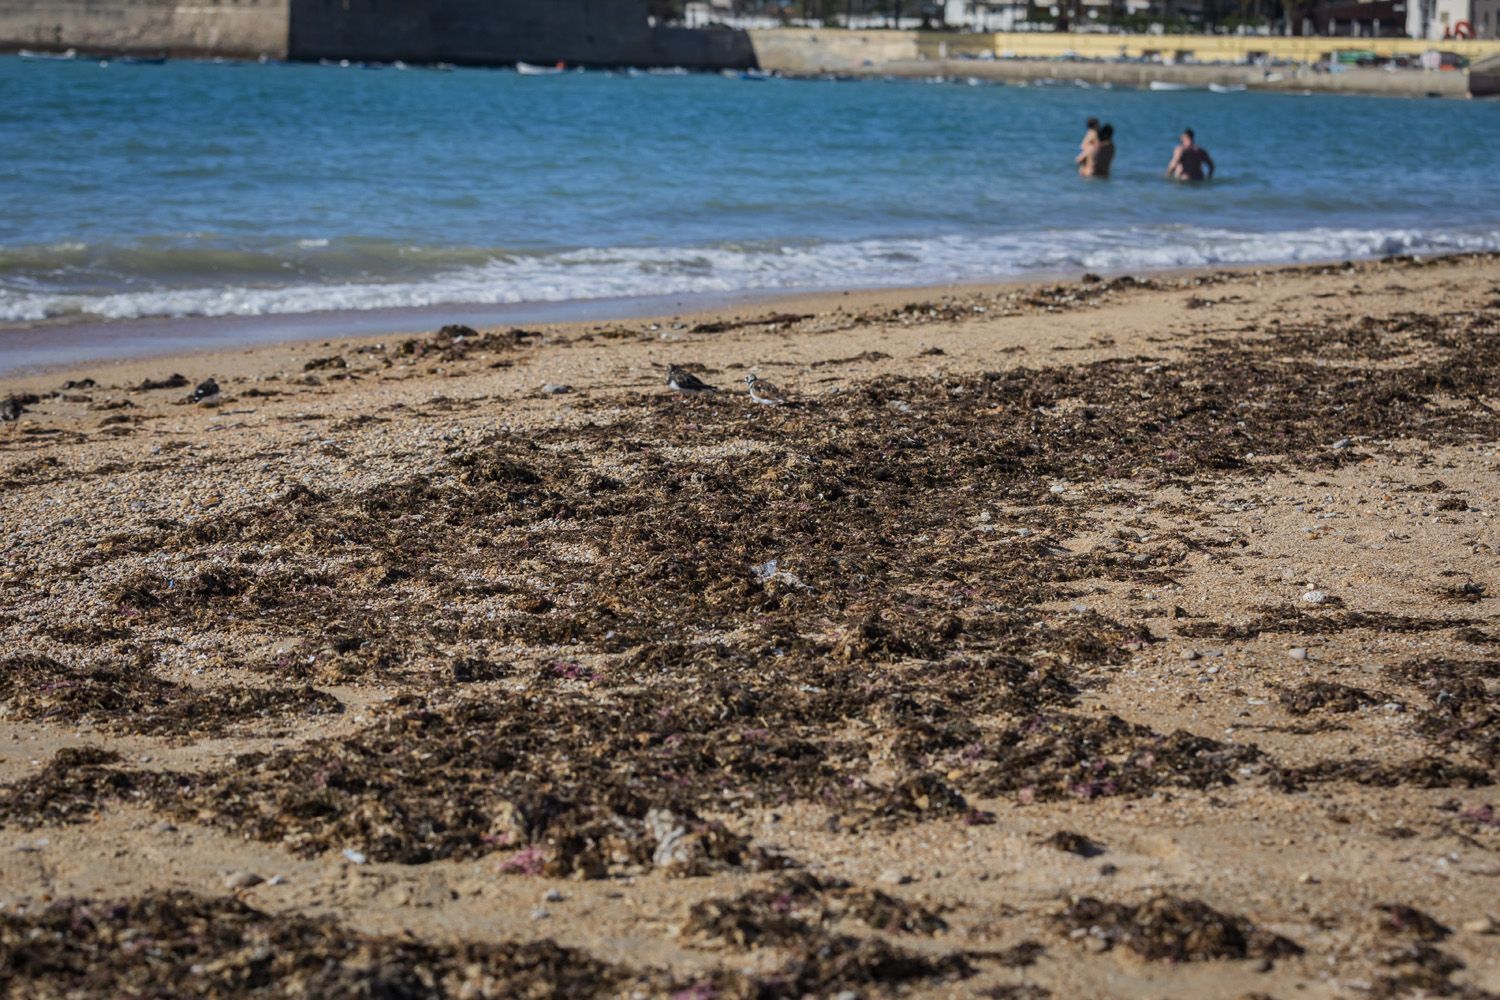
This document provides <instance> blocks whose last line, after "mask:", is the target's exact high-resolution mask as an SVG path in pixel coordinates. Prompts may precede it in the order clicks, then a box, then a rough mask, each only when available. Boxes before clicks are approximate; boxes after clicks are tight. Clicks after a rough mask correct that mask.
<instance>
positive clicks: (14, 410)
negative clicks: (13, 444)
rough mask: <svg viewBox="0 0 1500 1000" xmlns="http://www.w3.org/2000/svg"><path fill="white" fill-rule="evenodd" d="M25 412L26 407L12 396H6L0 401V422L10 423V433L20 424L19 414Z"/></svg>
mask: <svg viewBox="0 0 1500 1000" xmlns="http://www.w3.org/2000/svg"><path fill="white" fill-rule="evenodd" d="M25 412H26V407H24V406H22V405H21V401H20V400H19V399H17V398H16V397H14V396H6V397H5V401H4V402H0V423H6V424H10V425H11V428H10V430H11V433H15V430H16V428H17V427H20V426H21V414H23V413H25Z"/></svg>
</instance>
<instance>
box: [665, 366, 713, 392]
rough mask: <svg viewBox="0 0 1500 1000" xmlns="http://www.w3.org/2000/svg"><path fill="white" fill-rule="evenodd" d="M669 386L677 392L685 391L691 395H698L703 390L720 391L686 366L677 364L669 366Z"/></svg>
mask: <svg viewBox="0 0 1500 1000" xmlns="http://www.w3.org/2000/svg"><path fill="white" fill-rule="evenodd" d="M667 387H668V388H669V389H674V390H676V391H677V392H685V393H687V394H688V395H689V396H696V395H698V394H699V393H702V392H718V391H719V390H718V389H716V388H714V387H713V386H711V385H709V384H708V383H707V382H705V381H703V380H702V379H701V378H699V377H698V376H696V375H694V374H693V373H692V372H690V371H688V370H687V369H685V368H678V367H677V366H676V365H668V366H667Z"/></svg>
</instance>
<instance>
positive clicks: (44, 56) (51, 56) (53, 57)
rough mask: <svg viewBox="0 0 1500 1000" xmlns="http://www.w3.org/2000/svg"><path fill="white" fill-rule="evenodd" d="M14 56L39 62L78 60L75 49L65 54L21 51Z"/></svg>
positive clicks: (29, 50)
mask: <svg viewBox="0 0 1500 1000" xmlns="http://www.w3.org/2000/svg"><path fill="white" fill-rule="evenodd" d="M16 55H18V56H20V57H21V58H22V59H31V60H35V61H39V62H68V61H71V60H73V59H77V58H78V50H77V49H68V50H67V51H66V52H35V51H33V50H31V49H22V50H21V51H19V52H17V53H16Z"/></svg>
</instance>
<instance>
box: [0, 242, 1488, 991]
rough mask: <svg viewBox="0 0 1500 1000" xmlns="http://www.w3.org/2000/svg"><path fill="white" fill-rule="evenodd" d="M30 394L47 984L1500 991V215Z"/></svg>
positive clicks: (27, 739)
mask: <svg viewBox="0 0 1500 1000" xmlns="http://www.w3.org/2000/svg"><path fill="white" fill-rule="evenodd" d="M669 364H675V365H680V366H683V367H685V368H687V369H689V370H691V371H692V372H693V373H695V374H696V375H698V376H699V377H701V378H702V379H703V380H705V381H707V382H709V383H711V384H713V385H715V386H717V387H718V389H719V391H718V392H714V393H706V394H703V395H697V396H683V395H680V394H677V393H674V392H672V391H670V390H669V389H668V388H667V386H666V384H665V382H666V370H667V366H668V365H669ZM752 373H754V374H758V375H759V376H761V377H763V378H764V379H766V380H768V381H770V382H773V383H775V384H776V385H777V386H779V387H780V388H781V389H783V390H785V392H786V393H787V395H788V396H789V401H788V402H787V404H786V405H783V406H762V405H757V404H755V403H754V402H752V401H751V399H750V398H749V396H748V395H747V393H746V391H745V383H744V379H745V377H746V376H747V375H749V374H752ZM209 377H213V378H215V379H216V380H217V381H218V383H219V384H220V386H222V395H221V397H220V399H219V400H218V402H217V404H216V405H213V406H201V405H195V404H191V403H189V402H187V397H188V395H189V393H191V392H192V389H193V386H194V385H196V384H197V383H198V382H199V381H201V380H203V379H206V378H209ZM7 394H16V395H17V396H19V397H21V398H22V400H23V402H25V403H26V405H27V407H28V409H29V411H30V412H28V413H27V414H25V415H24V417H23V419H22V420H21V421H20V422H19V424H18V425H12V426H7V427H6V428H4V429H3V430H0V490H3V493H0V497H3V510H0V523H3V525H4V528H3V533H0V551H3V556H4V559H3V565H0V858H3V859H4V863H3V864H0V996H6V997H84V996H105V995H108V996H163V995H183V996H196V997H260V996H287V997H291V996H335V995H369V996H452V997H514V996H525V997H584V996H601V997H610V996H636V995H639V996H648V997H654V996H677V997H683V998H692V1000H709V998H713V997H800V996H826V997H844V998H853V997H880V996H893V995H900V996H911V997H950V996H951V997H971V996H983V997H996V998H1013V1000H1023V998H1024V1000H1032V998H1042V997H1058V998H1092V997H1100V998H1106V997H1122V998H1123V997H1157V998H1212V997H1225V998H1251V997H1255V998H1264V997H1277V998H1283V1000H1288V998H1325V997H1326V998H1334V997H1339V998H1345V997H1375V998H1382V997H1403V996H1456V997H1469V998H1480V997H1490V996H1495V995H1497V994H1500V936H1496V935H1497V934H1500V903H1497V900H1500V813H1497V811H1496V803H1497V799H1500V795H1497V792H1496V789H1495V786H1494V782H1495V777H1496V769H1497V767H1500V709H1497V700H1496V691H1497V689H1496V684H1497V683H1500V646H1497V644H1500V600H1497V596H1496V595H1497V594H1500V560H1497V556H1496V549H1497V546H1500V530H1497V525H1496V521H1495V514H1496V511H1497V508H1500V452H1497V447H1500V255H1494V254H1481V255H1470V256H1456V257H1446V258H1434V259H1426V260H1414V259H1408V258H1392V259H1388V260H1385V261H1370V262H1362V263H1352V264H1333V265H1327V266H1315V267H1276V268H1259V269H1241V270H1236V271H1216V272H1197V273H1186V274H1173V275H1162V276H1152V277H1142V278H1131V277H1110V278H1100V277H1097V276H1092V275H1090V276H1085V277H1084V278H1082V279H1081V280H1070V281H1066V282H1061V283H1048V284H1036V285H1016V286H997V287H988V288H951V289H930V290H925V291H911V290H905V291H886V292H869V293H864V292H861V293H850V294H824V295H817V296H804V297H799V298H794V299H788V300H784V301H778V302H775V303H770V304H766V305H756V306H746V307H742V308H735V309H731V310H728V311H720V312H717V313H709V314H695V315H682V316H675V317H672V316H669V317H661V318H656V319H628V320H621V321H617V322H589V323H574V324H566V325H557V326H543V327H527V328H525V329H504V328H502V329H485V330H477V331H476V330H468V329H463V328H448V329H446V330H444V331H441V332H437V331H425V332H417V333H413V334H411V335H409V336H402V337H381V338H364V339H357V340H338V341H326V342H315V343H296V344H283V345H273V346H265V347H256V348H253V349H250V350H241V351H234V352H222V353H208V354H191V355H180V356H176V357H166V358H152V359H148V360H133V361H126V362H118V361H112V362H108V363H100V364H96V365H92V366H88V367H80V368H76V369H72V370H68V371H54V372H48V373H45V374H42V375H35V376H28V377H25V378H20V379H7V380H5V381H4V382H3V383H0V397H3V396H5V395H7ZM360 990H363V991H365V992H363V993H359V992H358V991H360Z"/></svg>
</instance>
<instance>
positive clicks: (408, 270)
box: [0, 226, 1500, 322]
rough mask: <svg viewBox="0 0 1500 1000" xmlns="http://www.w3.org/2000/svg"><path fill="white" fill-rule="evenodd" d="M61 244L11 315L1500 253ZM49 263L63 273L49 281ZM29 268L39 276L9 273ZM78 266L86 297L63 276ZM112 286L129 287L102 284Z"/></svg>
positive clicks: (1060, 235)
mask: <svg viewBox="0 0 1500 1000" xmlns="http://www.w3.org/2000/svg"><path fill="white" fill-rule="evenodd" d="M51 249H52V250H53V251H54V252H55V254H56V256H54V257H51V258H50V259H49V258H47V255H46V254H43V253H40V252H39V251H38V250H34V249H33V250H24V251H4V252H0V321H7V322H31V321H38V320H44V319H51V318H58V317H71V316H77V317H80V318H84V317H97V318H103V319H130V318H140V317H153V316H203V317H214V316H257V315H268V314H287V313H305V312H318V311H323V310H365V309H387V308H402V307H424V306H437V305H458V304H466V305H503V304H514V303H523V302H561V301H573V300H588V299H605V298H632V297H641V296H655V295H674V294H715V293H721V294H722V293H736V292H751V291H775V290H792V289H824V288H851V287H890V286H898V285H922V284H942V283H949V282H966V281H983V280H989V279H1005V278H1015V277H1024V276H1026V275H1028V274H1047V273H1069V272H1074V271H1079V270H1088V271H1123V270H1132V269H1136V270H1139V269H1155V270H1160V269H1167V268H1178V267H1195V266H1213V265H1230V264H1249V263H1283V262H1288V263H1290V262H1297V261H1312V260H1333V259H1343V258H1353V257H1376V256H1384V255H1387V254H1401V253H1416V254H1431V253H1451V252H1457V251H1475V250H1500V229H1493V228H1486V229H1478V230H1467V231H1466V230H1459V229H1448V230H1418V229H1410V230H1396V231H1391V230H1367V229H1331V228H1324V229H1306V230H1292V231H1278V232H1261V233H1256V232H1243V231H1231V230H1225V229H1210V228H1195V227H1187V226H1161V227H1150V228H1134V229H1118V230H1093V231H1086V232H1085V231H1043V232H1033V233H1009V234H986V235H975V236H967V235H950V236H943V237H937V238H931V239H916V238H893V239H873V240H858V241H852V242H843V243H837V242H818V241H803V242H795V243H753V244H725V245H717V246H696V247H676V248H673V247H622V248H590V249H577V250H569V251H559V252H550V253H544V252H517V251H501V250H493V249H482V248H462V247H461V248H422V247H402V246H397V245H387V244H375V243H372V242H370V241H344V242H340V241H323V240H317V239H307V240H301V241H297V243H296V244H295V249H296V251H297V257H296V258H295V260H294V261H293V262H291V263H288V261H287V260H286V259H285V253H284V252H283V249H279V248H265V249H258V250H254V251H250V250H234V249H226V248H222V247H211V248H207V249H198V250H195V249H191V248H181V247H178V248H171V247H154V248H149V249H147V250H141V251H138V252H136V253H130V252H128V251H127V250H126V249H123V248H112V249H111V250H110V251H109V252H108V253H103V254H101V253H96V252H94V251H93V250H91V249H90V248H83V247H80V246H78V245H76V244H69V245H67V246H65V247H63V246H54V247H53V248H51ZM6 254H9V255H10V257H9V260H8V262H7V259H6ZM62 258H66V263H63V261H62ZM39 260H41V261H43V262H44V263H49V266H50V265H55V266H53V267H52V270H51V271H45V269H44V268H41V267H40V266H39ZM23 261H24V264H25V270H27V271H29V273H28V274H19V273H17V269H16V268H15V267H10V268H7V267H6V264H7V263H9V264H11V265H15V264H17V263H18V262H23ZM101 261H103V262H107V264H108V265H109V266H108V267H106V266H104V265H103V264H101ZM80 272H81V273H84V274H86V275H87V279H86V281H87V285H88V287H67V285H66V284H62V283H61V282H60V281H58V279H60V278H66V277H68V275H69V274H73V275H74V276H75V277H76V276H77V274H78V273H80ZM234 275H238V276H239V279H240V280H235V278H234V277H233V276H234ZM275 279H281V280H275ZM111 280H113V281H114V282H116V283H117V284H118V286H119V287H114V288H110V287H100V286H104V285H108V284H109V283H110V281H111ZM49 286H50V287H49Z"/></svg>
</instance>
